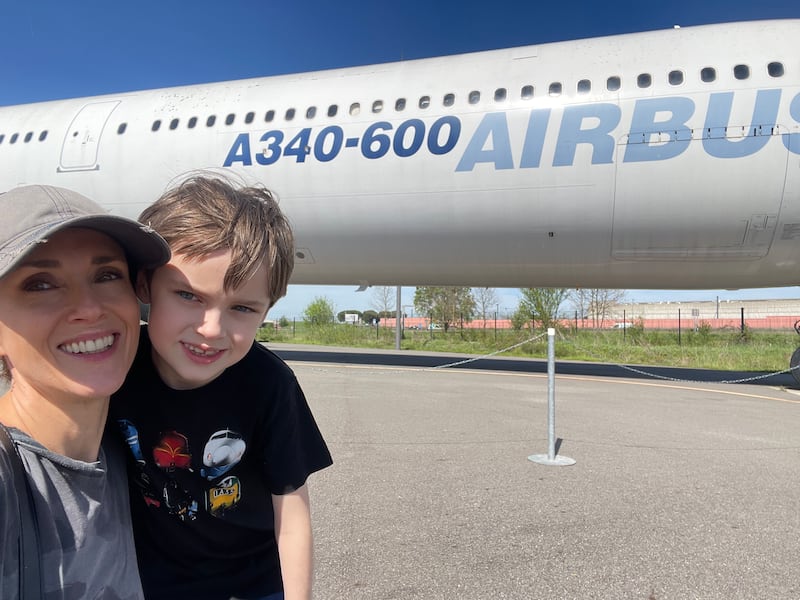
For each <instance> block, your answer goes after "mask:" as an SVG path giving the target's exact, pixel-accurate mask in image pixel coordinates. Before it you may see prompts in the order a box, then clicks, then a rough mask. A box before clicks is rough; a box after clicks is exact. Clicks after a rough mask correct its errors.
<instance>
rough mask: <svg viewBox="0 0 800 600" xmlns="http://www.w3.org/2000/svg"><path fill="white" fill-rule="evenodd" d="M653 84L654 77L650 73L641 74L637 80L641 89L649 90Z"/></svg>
mask: <svg viewBox="0 0 800 600" xmlns="http://www.w3.org/2000/svg"><path fill="white" fill-rule="evenodd" d="M652 83H653V76H652V75H650V73H640V74H639V76H638V77H637V78H636V85H637V86H639V87H640V88H649V87H650V85H651V84H652Z"/></svg>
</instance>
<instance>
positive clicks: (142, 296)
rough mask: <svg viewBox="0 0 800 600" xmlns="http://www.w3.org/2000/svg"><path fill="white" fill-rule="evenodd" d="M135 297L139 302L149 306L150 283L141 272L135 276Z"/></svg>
mask: <svg viewBox="0 0 800 600" xmlns="http://www.w3.org/2000/svg"><path fill="white" fill-rule="evenodd" d="M136 295H137V296H138V297H139V300H140V301H142V302H144V303H145V304H150V281H149V277H148V276H147V274H146V273H144V272H143V271H139V273H137V275H136Z"/></svg>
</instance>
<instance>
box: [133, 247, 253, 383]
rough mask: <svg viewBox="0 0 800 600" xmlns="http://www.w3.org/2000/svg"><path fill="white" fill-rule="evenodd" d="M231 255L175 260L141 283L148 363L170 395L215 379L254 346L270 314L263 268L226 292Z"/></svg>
mask: <svg viewBox="0 0 800 600" xmlns="http://www.w3.org/2000/svg"><path fill="white" fill-rule="evenodd" d="M229 265H230V252H228V251H220V252H215V253H212V254H209V255H207V256H205V257H203V258H197V259H190V258H187V257H186V256H185V255H181V254H176V255H173V256H172V259H171V260H170V261H169V262H168V263H167V264H166V265H164V266H163V267H160V268H159V269H157V270H156V271H155V273H153V276H152V278H151V280H150V283H149V285H148V283H147V281H146V280H145V279H144V278H143V277H142V278H140V281H139V286H138V289H139V295H140V297H141V299H142V301H143V302H149V303H150V319H149V323H148V331H149V333H150V340H151V341H152V343H153V363H154V364H155V366H156V369H157V370H158V373H159V375H160V376H161V378H162V379H163V380H164V382H165V383H166V384H167V385H168V386H170V387H171V388H173V389H192V388H196V387H200V386H203V385H206V384H207V383H209V382H210V381H213V380H214V379H216V378H217V377H218V376H219V375H220V374H221V373H222V372H223V371H224V370H225V369H227V368H228V367H229V366H231V365H233V364H235V363H237V362H239V361H240V360H241V359H242V358H243V357H244V355H245V354H247V352H248V350H250V347H251V346H252V344H253V340H254V339H255V334H256V331H257V330H258V328H259V326H260V325H261V323H262V322H263V321H264V317H265V316H266V313H267V309H268V308H269V296H268V292H267V290H268V287H267V284H268V281H267V268H266V267H265V266H264V265H261V267H259V269H258V271H256V273H255V274H254V275H253V277H251V278H250V279H249V280H248V281H247V282H245V283H244V284H243V285H241V286H240V287H238V288H237V289H235V290H225V289H224V281H225V273H226V272H227V270H228V267H229Z"/></svg>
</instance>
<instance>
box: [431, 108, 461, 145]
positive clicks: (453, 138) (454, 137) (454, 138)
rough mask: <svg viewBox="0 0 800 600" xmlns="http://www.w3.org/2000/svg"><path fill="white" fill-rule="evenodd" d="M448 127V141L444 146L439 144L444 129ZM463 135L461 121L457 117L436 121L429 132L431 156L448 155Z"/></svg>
mask: <svg viewBox="0 0 800 600" xmlns="http://www.w3.org/2000/svg"><path fill="white" fill-rule="evenodd" d="M445 125H447V127H448V129H447V139H446V140H445V141H444V143H443V144H440V143H439V134H440V133H441V131H442V127H444V126H445ZM460 135H461V121H459V120H458V119H457V118H456V117H442V118H441V119H436V121H434V123H433V125H431V130H430V132H428V150H429V151H430V153H431V154H447V153H448V152H450V150H452V149H453V148H454V147H455V145H456V143H457V142H458V137H459V136H460Z"/></svg>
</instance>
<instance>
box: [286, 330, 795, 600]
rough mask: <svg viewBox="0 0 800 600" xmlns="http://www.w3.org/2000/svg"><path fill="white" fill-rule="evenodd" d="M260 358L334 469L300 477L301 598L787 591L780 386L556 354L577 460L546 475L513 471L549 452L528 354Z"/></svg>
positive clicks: (786, 444) (788, 503)
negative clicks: (294, 400)
mask: <svg viewBox="0 0 800 600" xmlns="http://www.w3.org/2000/svg"><path fill="white" fill-rule="evenodd" d="M271 347H273V349H275V350H276V351H277V352H278V353H279V354H280V355H282V356H284V358H285V359H287V360H288V361H289V364H290V365H291V366H292V368H293V369H294V370H295V372H296V373H297V376H298V378H299V380H300V382H301V384H302V386H303V388H304V390H305V392H306V395H307V397H308V399H309V403H310V404H311V406H312V409H313V411H314V414H315V416H316V418H317V421H318V423H319V425H320V428H321V429H322V431H323V433H324V435H325V437H326V439H327V441H328V445H329V447H330V449H331V452H332V454H333V457H334V466H333V467H331V468H330V469H327V470H325V471H322V472H320V473H317V474H315V475H313V476H312V477H311V479H310V481H309V487H310V490H311V496H312V511H313V525H314V530H315V548H316V578H315V593H314V597H315V598H316V599H317V600H334V599H335V600H341V599H344V598H347V599H370V600H372V599H389V598H397V599H400V598H403V599H410V598H420V599H423V598H424V599H465V600H468V599H485V598H515V599H516V598H520V599H530V598H598V599H601V598H602V599H605V598H608V599H623V598H641V599H648V598H651V599H655V600H667V599H685V598H701V599H716V598H719V599H723V598H724V599H726V600H731V599H738V598H742V599H761V598H767V599H771V598H781V599H785V598H800V565H798V557H800V495H798V492H797V487H798V485H797V484H798V475H800V460H799V459H800V394H798V393H797V391H796V390H795V389H792V388H791V386H792V384H793V380H792V378H791V377H790V376H786V377H785V378H782V377H781V376H778V378H777V380H774V381H773V382H772V383H767V382H766V381H765V380H764V379H759V380H758V382H757V383H756V384H751V383H747V384H720V383H715V382H713V381H714V378H715V377H717V375H718V374H714V373H711V374H708V373H707V372H705V371H689V370H681V371H682V372H681V373H679V374H681V375H686V376H687V377H681V379H687V380H690V381H691V383H687V382H678V381H665V380H655V379H646V378H644V376H643V375H639V374H637V375H636V376H635V377H634V376H632V375H628V376H626V377H624V376H622V374H616V369H618V367H615V366H613V365H612V366H608V369H607V371H606V374H605V375H604V374H603V370H602V369H600V370H599V371H595V369H596V366H587V365H583V366H581V363H567V364H564V363H561V362H559V363H558V366H557V369H556V372H557V375H556V386H555V398H556V415H555V431H556V436H557V437H558V438H559V440H560V445H559V450H558V455H559V456H566V457H570V458H572V459H574V460H575V461H576V464H575V465H573V466H567V467H556V466H544V465H541V464H536V463H534V462H531V461H530V460H528V456H529V455H532V454H546V453H547V450H548V440H547V431H548V429H547V377H546V375H545V373H544V365H543V363H542V361H521V362H522V363H523V364H520V365H517V368H516V369H511V368H510V366H509V365H508V364H505V366H503V364H502V361H491V364H493V365H500V366H499V367H498V368H496V369H492V368H489V366H491V365H488V366H487V367H486V368H483V369H475V364H474V363H470V364H469V365H465V366H463V367H460V368H449V369H432V368H430V367H429V366H426V365H425V361H432V360H433V361H438V362H437V363H436V364H439V363H441V362H442V360H441V359H442V358H443V357H441V356H440V355H436V356H433V357H430V356H427V355H413V356H411V355H408V354H406V353H400V354H398V353H392V352H348V351H346V350H343V349H321V350H317V351H315V350H313V349H308V348H300V347H293V346H286V345H274V346H271ZM388 355H395V356H396V357H397V358H395V359H390V358H387V356H388ZM420 356H422V358H420ZM348 357H349V358H348ZM451 358H456V359H459V360H461V359H463V358H462V357H451ZM343 361H346V362H343ZM398 362H399V363H400V364H396V363H398ZM417 362H422V363H423V364H422V365H418V366H413V365H414V363H417ZM514 362H519V361H514ZM525 363H527V368H526V369H525V368H523V369H519V367H525ZM408 364H412V366H405V365H408ZM568 365H569V366H568ZM466 366H470V367H471V368H470V369H467V368H465V367H466ZM567 366H568V368H567ZM672 374H673V375H674V374H676V373H672ZM706 374H708V375H709V376H710V378H711V379H710V381H711V382H709V383H705V382H704V381H709V379H704V378H703V376H704V375H706ZM739 375H742V374H731V373H726V374H725V379H740V378H741V377H739ZM717 380H718V378H717Z"/></svg>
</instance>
